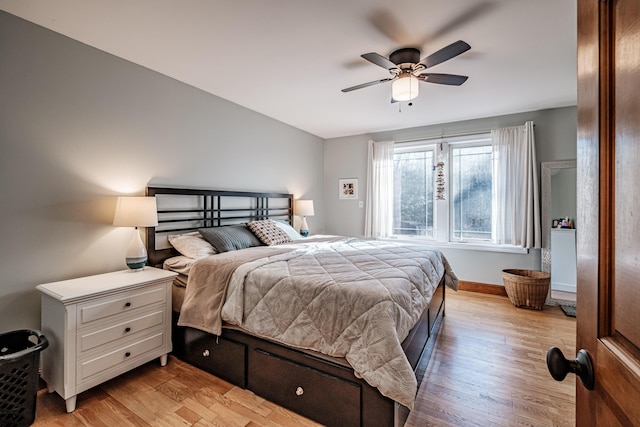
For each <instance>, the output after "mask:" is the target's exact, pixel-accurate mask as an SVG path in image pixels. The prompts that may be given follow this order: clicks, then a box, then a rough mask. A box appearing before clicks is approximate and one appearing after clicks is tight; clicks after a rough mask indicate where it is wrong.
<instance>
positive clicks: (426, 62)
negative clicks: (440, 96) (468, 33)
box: [342, 40, 471, 102]
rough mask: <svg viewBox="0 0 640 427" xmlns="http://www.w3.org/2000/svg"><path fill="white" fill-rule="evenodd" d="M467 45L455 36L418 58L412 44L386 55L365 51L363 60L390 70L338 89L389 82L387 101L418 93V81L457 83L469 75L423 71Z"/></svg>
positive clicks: (347, 89)
mask: <svg viewBox="0 0 640 427" xmlns="http://www.w3.org/2000/svg"><path fill="white" fill-rule="evenodd" d="M469 49H471V46H469V45H468V44H467V43H466V42H464V41H462V40H458V41H457V42H455V43H451V44H450V45H448V46H445V47H443V48H442V49H440V50H439V51H437V52H434V53H432V54H431V55H429V56H427V57H426V58H424V59H422V60H420V50H418V49H416V48H413V47H405V48H402V49H398V50H396V51H395V52H393V53H392V54H391V55H390V56H389V59H387V58H385V57H384V56H382V55H380V54H377V53H375V52H371V53H365V54H363V55H360V56H362V57H363V58H364V59H366V60H367V61H369V62H371V63H373V64H375V65H377V66H379V67H382V68H385V69H386V70H388V71H389V73H390V74H391V77H388V78H386V79H380V80H374V81H372V82H368V83H362V84H359V85H356V86H351V87H348V88H346V89H342V92H351V91H352V90H356V89H362V88H365V87H368V86H373V85H377V84H379V83H385V82H391V81H392V82H393V83H392V86H391V93H392V97H391V102H397V101H411V100H413V99H415V98H416V97H417V96H418V91H419V89H418V86H419V82H427V83H437V84H442V85H451V86H460V85H461V84H463V83H464V82H465V81H467V79H468V78H469V77H467V76H460V75H457V74H440V73H425V71H426V70H427V69H429V68H431V67H433V66H435V65H438V64H441V63H443V62H445V61H448V60H449V59H451V58H454V57H456V56H458V55H460V54H461V53H464V52H466V51H467V50H469Z"/></svg>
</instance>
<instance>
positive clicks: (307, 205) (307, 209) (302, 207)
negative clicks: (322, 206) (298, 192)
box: [295, 200, 314, 217]
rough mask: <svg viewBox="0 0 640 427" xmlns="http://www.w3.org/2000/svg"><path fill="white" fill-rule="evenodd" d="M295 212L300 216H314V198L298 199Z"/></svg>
mask: <svg viewBox="0 0 640 427" xmlns="http://www.w3.org/2000/svg"><path fill="white" fill-rule="evenodd" d="M295 213H296V215H298V216H302V217H305V216H313V215H314V212H313V200H296V205H295Z"/></svg>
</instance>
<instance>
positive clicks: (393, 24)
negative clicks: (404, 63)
mask: <svg viewBox="0 0 640 427" xmlns="http://www.w3.org/2000/svg"><path fill="white" fill-rule="evenodd" d="M367 18H368V20H369V22H370V23H371V25H373V26H374V27H375V28H376V29H377V30H378V31H379V32H381V33H382V34H384V35H385V36H387V38H388V39H389V40H391V41H393V42H394V43H395V44H397V45H399V46H404V45H409V44H411V42H412V41H415V40H411V37H410V36H409V35H408V33H407V31H405V28H404V26H403V24H402V22H400V21H399V20H398V19H396V17H395V16H393V14H392V13H391V12H390V11H389V10H386V9H377V10H374V11H373V12H372V13H370V14H369V15H368V16H367Z"/></svg>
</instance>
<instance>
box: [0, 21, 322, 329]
mask: <svg viewBox="0 0 640 427" xmlns="http://www.w3.org/2000/svg"><path fill="white" fill-rule="evenodd" d="M0 98H1V99H2V102H1V103H0V144H1V151H0V153H1V154H0V186H1V187H0V188H1V189H2V202H1V207H0V224H2V241H1V243H0V245H1V246H0V271H2V275H1V278H0V332H1V331H5V330H11V329H17V328H37V327H39V326H40V297H39V294H38V292H37V291H35V286H36V285H38V284H39V283H44V282H49V281H55V280H62V279H68V278H73V277H79V276H84V275H88V274H97V273H103V272H107V271H114V270H118V269H122V268H126V266H125V265H124V259H123V256H124V252H125V250H126V246H127V244H128V241H129V238H130V233H131V231H130V230H129V229H121V228H116V227H113V226H112V225H111V221H112V216H113V212H114V209H115V199H116V196H117V195H122V194H143V193H144V188H145V186H146V185H147V184H152V185H171V186H190V187H203V188H220V189H236V190H255V191H263V190H264V191H288V192H291V193H293V194H294V196H295V197H296V198H310V199H313V200H314V201H315V206H316V215H315V216H314V217H312V218H309V225H310V227H312V229H313V230H314V232H322V231H323V229H324V217H323V207H322V205H323V195H324V194H323V189H322V185H323V181H322V174H323V165H322V160H318V159H322V156H323V140H322V139H320V138H318V137H315V136H313V135H310V134H308V133H305V132H302V131H300V130H298V129H295V128H292V127H290V126H287V125H285V124H283V123H281V122H278V121H275V120H272V119H270V118H267V117H265V116H262V115H260V114H257V113H255V112H252V111H249V110H247V109H245V108H242V107H240V106H237V105H235V104H232V103H230V102H227V101H225V100H223V99H221V98H218V97H215V96H212V95H210V94H207V93H205V92H202V91H200V90H197V89H195V88H193V87H191V86H188V85H185V84H182V83H179V82H177V81H175V80H173V79H171V78H168V77H166V76H163V75H161V74H158V73H155V72H153V71H150V70H148V69H146V68H143V67H140V66H137V65H135V64H132V63H130V62H127V61H125V60H122V59H119V58H116V57H114V56H112V55H109V54H107V53H105V52H102V51H99V50H96V49H94V48H91V47H88V46H86V45H84V44H82V43H79V42H76V41H74V40H71V39H69V38H66V37H64V36H61V35H59V34H57V33H54V32H52V31H49V30H46V29H44V28H42V27H39V26H36V25H34V24H31V23H29V22H27V21H24V20H22V19H19V18H16V17H14V16H12V15H9V14H7V13H5V12H1V11H0ZM301 159H303V160H301ZM304 159H313V160H308V161H305V160H304Z"/></svg>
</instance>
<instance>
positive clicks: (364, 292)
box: [183, 239, 457, 408]
mask: <svg viewBox="0 0 640 427" xmlns="http://www.w3.org/2000/svg"><path fill="white" fill-rule="evenodd" d="M292 246H294V247H295V248H294V249H293V250H291V251H289V252H285V253H280V254H277V255H272V256H268V257H266V258H258V259H255V260H253V261H250V262H247V263H244V264H242V265H240V266H239V267H237V268H236V269H235V271H234V272H233V274H232V275H231V279H230V281H229V285H228V289H227V290H226V302H225V303H224V305H223V307H222V318H223V319H224V320H225V321H227V322H230V323H233V324H236V325H239V326H241V327H242V328H243V329H246V330H248V331H250V332H252V333H254V334H256V335H259V336H263V337H267V338H270V339H273V340H276V341H279V342H282V343H285V344H288V345H292V346H296V347H301V348H307V349H313V350H316V351H319V352H321V353H324V354H327V355H330V356H336V357H345V358H346V359H347V361H348V362H349V363H350V364H351V366H352V367H353V369H354V371H355V374H356V375H357V376H360V377H362V378H364V379H365V380H366V381H367V382H368V383H369V384H371V385H372V386H374V387H377V388H378V389H379V390H380V392H381V393H382V394H384V395H385V396H387V397H389V398H391V399H393V400H395V401H397V402H399V403H401V404H403V405H405V406H407V407H408V408H412V407H413V402H414V398H415V395H416V392H417V386H418V384H417V383H416V378H415V375H414V372H413V370H412V368H411V366H410V364H409V362H408V361H407V358H406V356H405V355H404V352H403V350H402V347H401V343H402V341H403V340H404V339H405V338H406V336H407V334H408V333H409V331H410V329H411V328H412V327H413V326H414V325H415V323H416V322H417V321H418V319H419V318H420V316H421V314H422V312H423V311H424V310H425V308H426V307H427V306H428V305H429V301H430V300H431V296H432V294H433V291H434V290H435V289H436V287H437V285H438V283H439V281H440V279H441V278H442V277H443V276H445V281H446V284H447V285H448V286H449V287H452V288H454V289H455V288H457V278H456V277H455V275H454V274H453V272H452V271H451V270H450V268H449V265H448V263H447V261H446V259H445V258H444V256H443V255H442V253H441V252H440V251H439V250H437V249H435V248H432V247H427V246H418V245H408V244H397V243H394V242H385V241H361V240H357V239H340V240H334V241H317V242H314V241H305V243H303V244H296V245H292ZM187 289H188V287H187ZM187 292H188V291H187ZM183 309H184V307H183ZM183 311H184V310H183Z"/></svg>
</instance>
